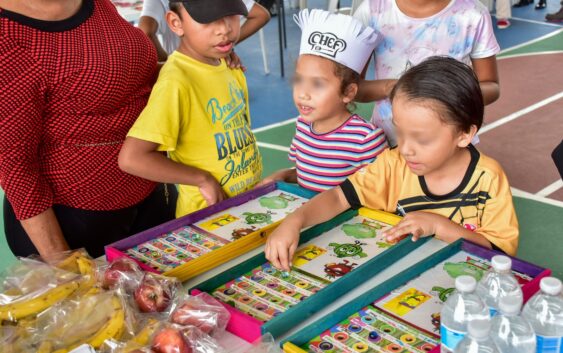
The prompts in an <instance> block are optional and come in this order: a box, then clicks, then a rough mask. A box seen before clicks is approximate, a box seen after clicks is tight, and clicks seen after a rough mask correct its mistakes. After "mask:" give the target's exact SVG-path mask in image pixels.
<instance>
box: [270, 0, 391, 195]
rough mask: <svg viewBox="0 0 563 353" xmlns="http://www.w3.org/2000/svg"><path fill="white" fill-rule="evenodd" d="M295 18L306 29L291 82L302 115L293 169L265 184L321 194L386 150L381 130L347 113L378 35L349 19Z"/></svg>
mask: <svg viewBox="0 0 563 353" xmlns="http://www.w3.org/2000/svg"><path fill="white" fill-rule="evenodd" d="M295 20H296V22H297V24H298V25H299V26H300V27H301V29H302V37H301V47H300V55H299V58H298V60H297V65H296V68H295V75H294V79H293V100H294V102H295V105H296V107H297V109H298V111H299V117H298V118H297V128H296V133H295V137H294V138H293V142H292V143H291V147H290V151H289V159H290V160H291V161H292V162H294V163H295V168H290V169H283V170H279V171H277V172H275V173H274V174H272V175H270V176H269V177H267V178H265V179H264V180H263V182H262V183H267V182H272V181H286V182H297V183H299V185H300V186H302V187H304V188H306V189H310V190H314V191H323V190H327V189H330V188H332V187H334V186H337V185H339V184H340V183H341V182H342V181H344V180H345V179H346V178H347V177H348V176H349V175H352V174H353V173H354V172H355V171H357V170H358V169H360V168H361V167H363V166H364V165H366V164H369V163H371V162H373V161H374V160H375V158H376V156H377V155H378V154H380V153H381V152H382V151H383V150H384V149H385V148H386V147H387V143H386V139H385V135H384V133H383V130H382V129H380V128H378V127H375V126H374V125H372V124H370V123H368V122H366V121H364V120H363V119H362V118H361V117H359V116H358V115H356V114H352V113H351V112H350V110H349V105H350V103H351V102H352V101H353V100H354V97H355V96H356V93H357V92H358V86H359V83H360V73H361V71H362V69H363V67H364V66H365V64H366V63H367V60H368V59H369V56H370V54H371V52H372V51H373V49H374V47H375V45H376V44H377V34H376V33H375V32H374V31H373V29H371V28H369V27H364V26H363V25H362V24H361V23H360V22H359V21H357V20H355V19H354V18H352V17H350V16H345V15H341V14H330V13H328V12H326V11H322V10H312V11H308V10H303V11H301V12H300V14H299V16H298V17H296V19H295Z"/></svg>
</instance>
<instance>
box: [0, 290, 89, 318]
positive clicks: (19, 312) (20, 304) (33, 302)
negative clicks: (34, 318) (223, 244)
mask: <svg viewBox="0 0 563 353" xmlns="http://www.w3.org/2000/svg"><path fill="white" fill-rule="evenodd" d="M78 286H79V282H78V281H69V282H66V283H63V284H61V285H59V286H57V287H55V288H52V289H50V290H48V291H46V292H45V293H43V294H41V295H39V296H37V297H35V298H32V299H29V300H24V301H16V302H14V303H10V304H5V305H0V320H9V321H15V320H19V319H21V318H24V317H26V316H30V315H34V314H38V313H40V312H42V311H43V310H45V309H47V308H48V307H50V306H52V305H53V304H55V303H58V302H59V301H61V300H63V299H65V298H66V297H68V296H69V295H71V294H72V293H74V292H75V291H76V290H77V289H78Z"/></svg>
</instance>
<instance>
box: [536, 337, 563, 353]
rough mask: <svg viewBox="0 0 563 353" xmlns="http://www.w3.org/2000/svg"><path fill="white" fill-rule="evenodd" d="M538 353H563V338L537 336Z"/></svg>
mask: <svg viewBox="0 0 563 353" xmlns="http://www.w3.org/2000/svg"><path fill="white" fill-rule="evenodd" d="M536 337H537V343H538V344H537V349H536V351H537V353H563V337H550V336H540V335H537V336H536Z"/></svg>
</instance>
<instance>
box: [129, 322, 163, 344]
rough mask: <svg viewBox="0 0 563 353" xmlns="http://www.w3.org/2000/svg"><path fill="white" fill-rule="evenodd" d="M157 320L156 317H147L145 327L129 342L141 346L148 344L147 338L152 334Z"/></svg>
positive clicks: (156, 326) (156, 325)
mask: <svg viewBox="0 0 563 353" xmlns="http://www.w3.org/2000/svg"><path fill="white" fill-rule="evenodd" d="M158 324H159V321H158V320H156V319H153V318H151V319H149V320H148V321H147V323H146V324H145V327H143V329H142V330H141V331H139V333H137V334H136V335H135V337H133V338H131V340H130V341H129V342H134V343H138V344H140V345H142V346H146V345H148V344H149V339H150V338H151V336H152V334H153V333H154V331H156V329H157V328H158Z"/></svg>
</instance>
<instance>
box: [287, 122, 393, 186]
mask: <svg viewBox="0 0 563 353" xmlns="http://www.w3.org/2000/svg"><path fill="white" fill-rule="evenodd" d="M386 147H387V142H386V140H385V135H384V133H383V130H382V129H380V128H378V127H375V126H374V125H372V124H370V123H368V122H366V121H364V120H363V119H362V118H361V117H359V116H358V115H355V114H354V115H351V116H350V117H349V118H348V120H346V122H345V123H344V124H342V125H341V126H340V127H339V128H337V129H335V130H333V131H330V132H328V133H326V134H317V133H315V132H314V130H313V127H312V126H311V123H310V122H308V121H307V120H305V119H303V118H302V117H299V118H298V119H297V128H296V132H295V137H294V138H293V141H292V143H291V147H290V149H289V160H290V161H292V162H295V165H296V170H297V181H298V183H299V185H300V186H302V187H304V188H306V189H309V190H314V191H323V190H327V189H330V188H332V187H334V186H337V185H339V184H340V183H341V182H342V181H344V180H345V179H346V178H347V177H348V176H349V175H351V174H353V173H354V172H355V171H357V170H358V169H360V168H361V167H363V166H364V165H366V164H369V163H371V162H373V161H374V160H375V157H376V156H377V155H378V154H380V153H381V152H383V150H384V149H385V148H386Z"/></svg>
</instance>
